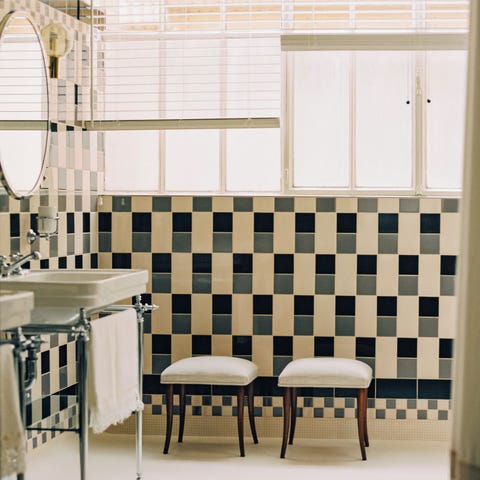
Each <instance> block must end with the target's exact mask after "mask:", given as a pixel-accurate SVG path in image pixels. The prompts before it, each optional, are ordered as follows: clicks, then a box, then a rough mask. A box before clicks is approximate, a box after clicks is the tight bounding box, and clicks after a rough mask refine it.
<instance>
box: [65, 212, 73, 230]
mask: <svg viewBox="0 0 480 480" xmlns="http://www.w3.org/2000/svg"><path fill="white" fill-rule="evenodd" d="M67 233H75V215H74V214H73V213H72V212H69V213H67Z"/></svg>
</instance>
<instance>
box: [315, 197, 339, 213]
mask: <svg viewBox="0 0 480 480" xmlns="http://www.w3.org/2000/svg"><path fill="white" fill-rule="evenodd" d="M335 210H336V199H335V198H317V212H334V211H335Z"/></svg>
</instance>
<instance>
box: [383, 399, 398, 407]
mask: <svg viewBox="0 0 480 480" xmlns="http://www.w3.org/2000/svg"><path fill="white" fill-rule="evenodd" d="M386 406H387V408H388V409H392V408H396V407H397V401H396V400H395V399H394V398H387V401H386Z"/></svg>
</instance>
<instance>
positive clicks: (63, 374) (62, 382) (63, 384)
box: [58, 365, 68, 390]
mask: <svg viewBox="0 0 480 480" xmlns="http://www.w3.org/2000/svg"><path fill="white" fill-rule="evenodd" d="M67 368H68V367H67V365H65V366H64V367H60V377H59V385H58V386H59V387H60V389H61V390H63V389H64V388H67V387H68V369H67Z"/></svg>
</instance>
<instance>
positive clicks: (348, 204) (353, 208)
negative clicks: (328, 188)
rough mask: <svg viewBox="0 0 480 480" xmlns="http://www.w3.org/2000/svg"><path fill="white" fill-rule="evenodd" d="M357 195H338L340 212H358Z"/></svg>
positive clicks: (337, 202) (338, 210) (338, 209)
mask: <svg viewBox="0 0 480 480" xmlns="http://www.w3.org/2000/svg"><path fill="white" fill-rule="evenodd" d="M357 203H358V201H357V197H337V201H336V204H337V205H336V207H337V208H336V209H337V212H339V213H356V212H357Z"/></svg>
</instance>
